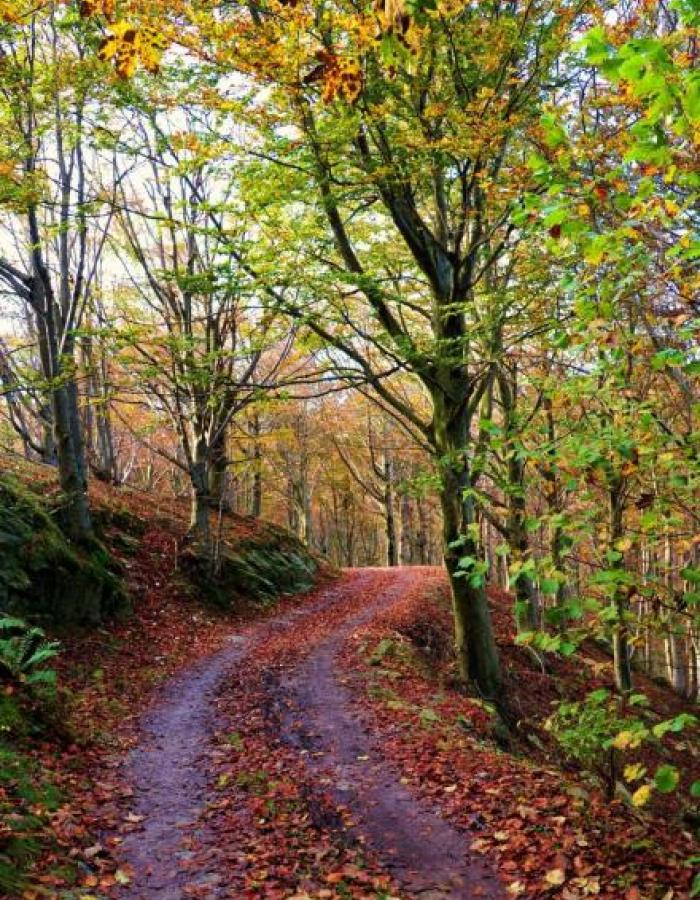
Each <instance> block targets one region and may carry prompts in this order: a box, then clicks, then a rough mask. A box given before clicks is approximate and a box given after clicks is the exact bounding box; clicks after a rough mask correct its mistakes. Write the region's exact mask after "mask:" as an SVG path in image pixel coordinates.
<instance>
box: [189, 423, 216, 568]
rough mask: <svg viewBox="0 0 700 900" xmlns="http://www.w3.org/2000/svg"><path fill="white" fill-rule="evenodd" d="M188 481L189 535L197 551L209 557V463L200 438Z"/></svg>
mask: <svg viewBox="0 0 700 900" xmlns="http://www.w3.org/2000/svg"><path fill="white" fill-rule="evenodd" d="M190 482H191V492H192V503H191V507H190V531H189V535H190V537H191V538H192V540H193V542H194V544H195V545H196V547H197V548H198V550H199V552H200V553H202V554H203V555H204V556H205V557H206V558H209V556H210V554H211V533H210V527H209V510H210V498H209V465H208V457H207V448H206V445H205V443H204V441H203V440H201V439H200V440H198V441H197V442H196V445H195V458H194V460H193V461H192V463H191V465H190Z"/></svg>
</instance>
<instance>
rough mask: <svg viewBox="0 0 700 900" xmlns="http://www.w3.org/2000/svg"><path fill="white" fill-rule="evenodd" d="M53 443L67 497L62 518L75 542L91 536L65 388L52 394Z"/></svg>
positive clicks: (67, 394) (88, 514) (56, 389)
mask: <svg viewBox="0 0 700 900" xmlns="http://www.w3.org/2000/svg"><path fill="white" fill-rule="evenodd" d="M51 399H52V410H53V424H54V441H55V444H56V452H57V456H58V477H59V482H60V485H61V490H62V491H63V493H64V495H65V497H66V503H65V505H64V508H63V517H64V523H65V527H66V530H67V532H68V534H69V535H70V536H71V537H72V538H73V539H74V540H78V541H82V540H85V539H88V538H90V537H91V536H92V522H91V519H90V508H89V504H88V496H87V484H86V482H85V478H84V472H83V468H82V466H81V464H80V459H79V455H78V451H77V449H76V447H75V442H74V430H73V424H74V423H73V416H72V411H71V406H72V399H73V398H72V397H71V395H70V393H69V391H68V390H67V389H66V387H65V386H58V387H55V388H54V389H53V390H52V393H51Z"/></svg>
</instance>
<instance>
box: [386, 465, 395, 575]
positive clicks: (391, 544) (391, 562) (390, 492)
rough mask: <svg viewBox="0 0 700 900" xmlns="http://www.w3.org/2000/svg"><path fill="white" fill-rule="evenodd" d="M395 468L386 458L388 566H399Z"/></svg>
mask: <svg viewBox="0 0 700 900" xmlns="http://www.w3.org/2000/svg"><path fill="white" fill-rule="evenodd" d="M393 469H394V467H393V465H392V462H391V457H390V456H388V455H386V456H385V457H384V510H385V515H386V564H387V566H398V564H399V535H398V529H397V521H396V510H395V508H394V507H395V498H394V471H393Z"/></svg>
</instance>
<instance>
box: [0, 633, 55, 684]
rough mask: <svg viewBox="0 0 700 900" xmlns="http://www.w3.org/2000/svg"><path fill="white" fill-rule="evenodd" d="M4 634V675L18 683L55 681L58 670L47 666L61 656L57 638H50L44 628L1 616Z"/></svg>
mask: <svg viewBox="0 0 700 900" xmlns="http://www.w3.org/2000/svg"><path fill="white" fill-rule="evenodd" d="M0 634H2V635H3V637H0V676H2V675H4V676H5V678H7V679H9V680H11V681H15V682H17V683H18V684H26V685H35V684H47V685H53V684H55V682H56V673H55V672H54V671H53V670H52V669H47V668H44V666H45V664H46V663H47V662H48V661H49V660H50V659H53V658H54V657H55V656H57V655H58V651H59V647H60V644H59V643H58V642H57V641H48V640H46V634H45V632H44V631H43V630H42V629H41V628H37V627H36V626H33V625H29V624H28V623H27V622H25V621H24V620H23V619H17V618H13V617H10V616H3V617H0Z"/></svg>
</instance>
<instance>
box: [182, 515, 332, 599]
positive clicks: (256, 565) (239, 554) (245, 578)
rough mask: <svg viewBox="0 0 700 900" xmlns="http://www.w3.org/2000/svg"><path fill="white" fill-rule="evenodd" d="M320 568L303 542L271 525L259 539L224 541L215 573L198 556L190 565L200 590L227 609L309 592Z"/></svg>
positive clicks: (257, 537)
mask: <svg viewBox="0 0 700 900" xmlns="http://www.w3.org/2000/svg"><path fill="white" fill-rule="evenodd" d="M319 570H320V561H319V559H317V558H316V557H315V556H314V555H312V554H311V553H310V552H309V550H307V549H306V547H305V546H304V545H303V544H302V543H301V542H300V541H298V540H297V539H296V538H294V536H293V535H291V534H288V533H287V532H284V531H282V530H281V529H277V528H274V527H273V526H269V525H266V526H265V527H264V529H263V531H262V533H261V534H260V535H259V536H256V537H255V538H249V539H245V540H242V541H240V542H237V543H236V544H235V545H227V544H224V545H223V547H222V548H221V550H220V555H219V561H218V566H217V572H216V574H215V575H210V574H209V573H208V572H207V571H206V566H205V564H204V562H203V561H202V560H198V559H196V558H190V560H189V564H188V567H187V571H188V574H189V577H190V579H191V580H192V582H193V583H194V584H195V585H196V587H197V589H198V591H200V592H202V593H203V594H204V596H205V597H206V599H208V600H209V601H210V602H212V603H213V604H214V605H216V606H218V607H220V608H223V609H229V608H231V607H234V606H236V605H237V604H238V603H240V602H241V601H242V600H252V601H253V602H254V603H256V604H258V605H260V606H267V605H269V604H271V603H274V601H275V600H277V599H278V598H279V597H281V596H284V595H287V594H298V593H302V592H303V591H308V590H310V589H311V588H312V587H313V585H314V583H315V581H316V578H317V576H318V574H319Z"/></svg>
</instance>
